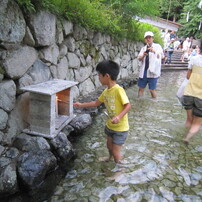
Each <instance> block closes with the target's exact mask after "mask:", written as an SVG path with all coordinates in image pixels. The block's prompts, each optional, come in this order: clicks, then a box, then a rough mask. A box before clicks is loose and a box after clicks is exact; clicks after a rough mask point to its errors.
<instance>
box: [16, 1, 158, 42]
mask: <svg viewBox="0 0 202 202" xmlns="http://www.w3.org/2000/svg"><path fill="white" fill-rule="evenodd" d="M16 1H17V2H18V3H19V5H21V7H22V8H23V9H24V10H25V11H26V12H35V11H38V10H40V9H43V10H44V9H45V10H50V11H51V12H52V13H55V14H58V15H59V16H64V17H65V18H67V19H68V20H70V21H72V22H74V23H76V24H79V25H81V26H83V27H85V28H87V29H89V30H91V31H99V32H102V33H106V34H110V35H112V36H113V37H115V38H116V39H123V38H128V39H130V40H133V41H134V40H135V41H142V40H143V34H144V32H145V31H148V30H151V31H153V30H154V32H155V33H158V29H157V28H155V27H154V26H152V25H150V26H149V25H146V24H141V23H139V22H137V21H136V20H134V16H137V15H138V16H144V15H147V16H154V15H157V14H159V11H158V1H159V0H153V1H149V0H43V1H41V0H16ZM158 35H159V34H157V35H156V37H155V38H156V39H158V38H159V40H160V37H158Z"/></svg>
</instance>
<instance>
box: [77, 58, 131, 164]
mask: <svg viewBox="0 0 202 202" xmlns="http://www.w3.org/2000/svg"><path fill="white" fill-rule="evenodd" d="M96 71H97V72H98V75H99V80H100V82H101V84H102V85H106V86H107V88H106V89H105V90H104V91H103V92H102V94H101V95H100V96H99V98H98V99H97V100H96V101H92V102H86V103H80V102H76V103H74V106H75V107H78V108H80V107H98V106H100V105H101V104H102V103H103V102H104V104H105V106H106V109H107V113H108V120H107V122H106V127H105V133H106V135H107V148H108V151H109V157H102V158H100V160H101V161H108V160H111V159H112V158H114V161H115V162H116V163H121V160H122V156H121V148H122V145H123V144H124V143H125V140H126V138H127V135H128V130H129V124H128V115H127V113H128V111H129V110H130V109H131V105H130V102H129V99H128V97H127V95H126V93H125V90H124V89H123V88H122V87H121V86H119V85H118V84H117V83H116V79H117V77H118V74H119V71H120V68H119V65H118V64H117V63H115V62H113V61H111V60H104V61H102V62H100V63H99V64H98V65H97V67H96Z"/></svg>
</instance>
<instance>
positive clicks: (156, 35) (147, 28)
mask: <svg viewBox="0 0 202 202" xmlns="http://www.w3.org/2000/svg"><path fill="white" fill-rule="evenodd" d="M138 30H141V33H138V35H139V38H138V39H139V41H142V42H144V33H145V32H146V31H152V32H153V33H154V42H155V43H159V44H161V45H162V46H163V39H162V37H161V33H160V32H159V29H158V28H157V27H154V26H152V25H150V24H147V23H139V29H138Z"/></svg>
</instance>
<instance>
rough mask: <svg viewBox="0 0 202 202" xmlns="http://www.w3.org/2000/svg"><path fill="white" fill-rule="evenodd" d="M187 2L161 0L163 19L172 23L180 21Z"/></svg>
mask: <svg viewBox="0 0 202 202" xmlns="http://www.w3.org/2000/svg"><path fill="white" fill-rule="evenodd" d="M185 1H187V0H160V12H161V17H163V18H164V19H167V18H168V19H169V20H171V21H177V20H179V19H180V13H181V11H182V9H183V2H185Z"/></svg>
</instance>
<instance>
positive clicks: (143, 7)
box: [102, 0, 160, 18]
mask: <svg viewBox="0 0 202 202" xmlns="http://www.w3.org/2000/svg"><path fill="white" fill-rule="evenodd" d="M102 2H103V3H104V4H106V5H108V6H110V7H111V8H113V9H114V10H115V11H116V13H118V14H121V15H123V16H124V17H126V18H133V17H134V16H141V17H143V16H156V15H159V14H160V13H159V10H158V5H159V4H158V3H159V0H152V1H151V0H102Z"/></svg>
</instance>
